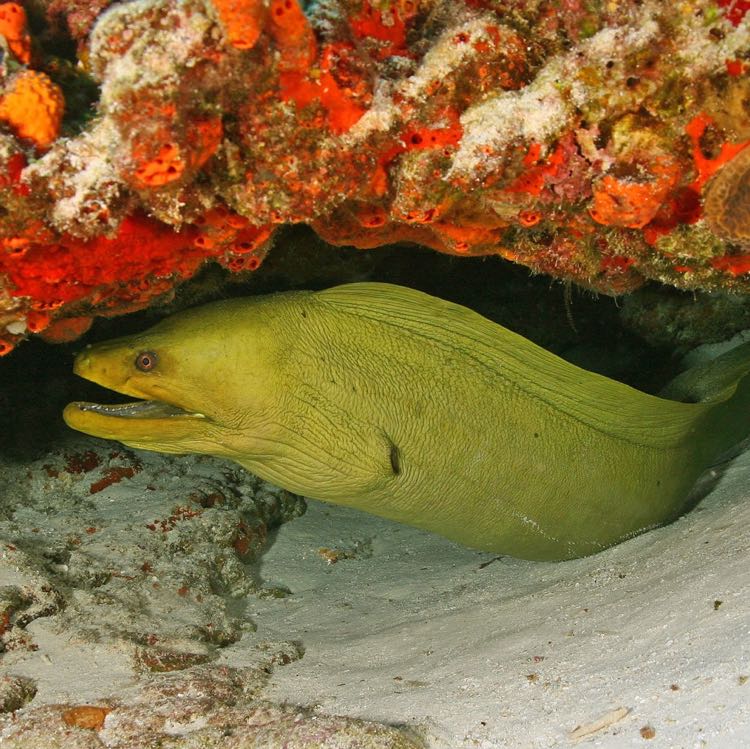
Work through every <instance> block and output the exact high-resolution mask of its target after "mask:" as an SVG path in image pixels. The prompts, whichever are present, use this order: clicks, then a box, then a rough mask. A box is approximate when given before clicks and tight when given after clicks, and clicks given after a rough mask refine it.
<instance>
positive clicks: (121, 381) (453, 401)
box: [64, 283, 750, 560]
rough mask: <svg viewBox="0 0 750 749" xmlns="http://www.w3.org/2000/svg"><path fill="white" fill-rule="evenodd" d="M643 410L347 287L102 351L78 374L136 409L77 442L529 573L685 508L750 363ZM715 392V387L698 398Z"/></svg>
mask: <svg viewBox="0 0 750 749" xmlns="http://www.w3.org/2000/svg"><path fill="white" fill-rule="evenodd" d="M741 349H742V350H740V351H739V352H737V351H735V352H734V353H731V352H730V354H731V355H730V356H729V357H728V358H727V359H725V360H722V359H721V358H720V359H719V360H717V361H716V362H715V363H714V364H713V365H711V366H709V367H706V368H704V369H705V370H706V371H705V372H702V373H699V375H700V376H698V377H687V378H683V381H682V384H680V382H679V381H675V387H674V392H673V393H672V397H677V398H679V397H685V398H693V399H694V400H698V401H699V402H693V403H686V402H678V401H677V400H671V399H666V398H660V397H656V396H652V395H647V394H645V393H641V392H639V391H637V390H634V389H632V388H630V387H628V386H626V385H623V384H621V383H618V382H615V381H613V380H610V379H608V378H606V377H602V376H600V375H597V374H594V373H591V372H587V371H585V370H583V369H579V368H578V367H575V366H573V365H571V364H569V363H567V362H565V361H563V360H562V359H559V358H558V357H556V356H554V355H553V354H551V353H549V352H547V351H545V350H544V349H542V348H539V347H538V346H536V345H534V344H533V343H531V342H530V341H528V340H526V339H525V338H522V337H521V336H519V335H517V334H515V333H512V332H511V331H509V330H506V329H505V328H502V327H501V326H499V325H497V324H495V323H493V322H490V321H489V320H487V319H485V318H483V317H481V316H480V315H478V314H476V313H475V312H472V311H471V310H469V309H466V308H465V307H461V306H459V305H456V304H452V303H449V302H445V301H442V300H440V299H436V298H434V297H431V296H428V295H426V294H423V293H421V292H417V291H413V290H411V289H406V288H402V287H399V286H393V285H389V284H379V283H355V284H348V285H344V286H338V287H335V288H332V289H328V290H326V291H320V292H307V291H303V292H288V293H283V294H276V295H271V296H261V297H255V298H248V299H232V300H227V301H220V302H215V303H212V304H209V305H206V306H204V307H198V308H195V309H190V310H187V311H184V312H181V313H179V314H177V315H175V316H173V317H171V318H168V319H166V320H164V321H162V322H160V323H159V324H158V325H156V326H155V327H154V328H152V329H151V330H148V331H146V332H145V333H142V334H138V335H134V336H130V337H126V338H121V339H118V340H115V341H111V342H106V343H102V344H97V345H94V346H91V347H89V348H87V349H85V350H84V351H83V352H82V353H81V354H79V355H78V357H77V359H76V362H75V371H76V373H77V374H79V375H81V376H82V377H85V378H87V379H89V380H93V381H94V382H97V383H99V384H101V385H104V386H106V387H108V388H110V389H112V390H115V391H117V392H119V393H123V394H126V395H129V396H133V397H136V398H141V399H145V400H143V401H140V402H137V403H131V404H125V405H118V406H105V405H99V404H93V403H82V402H77V403H71V404H69V405H68V406H67V407H66V409H65V412H64V418H65V420H66V422H67V423H68V425H69V426H71V427H73V428H74V429H78V430H80V431H83V432H86V433H88V434H91V435H95V436H98V437H105V438H107V439H114V440H119V441H121V442H123V443H125V444H126V445H129V446H132V447H135V448H143V449H147V450H157V451H161V452H170V453H208V454H211V455H217V456H221V457H224V458H229V459H231V460H234V461H236V462H238V463H240V464H241V465H242V466H244V467H245V468H247V469H248V470H250V471H252V472H253V473H255V474H257V475H258V476H260V477H262V478H264V479H266V480H268V481H270V482H273V483H275V484H277V485H279V486H282V487H284V488H286V489H289V490H290V491H293V492H296V493H298V494H302V495H306V496H308V497H313V498H316V499H321V500H325V501H327V502H333V503H335V504H341V505H347V506H351V507H356V508H359V509H361V510H365V511H367V512H370V513H374V514H376V515H380V516H383V517H386V518H390V519H392V520H396V521H399V522H402V523H408V524H411V525H414V526H418V527H420V528H425V529H427V530H430V531H434V532H435V533H439V534H442V535H443V536H447V537H448V538H451V539H454V540H456V541H458V542H460V543H462V544H465V545H467V546H472V547H476V548H478V549H484V550H488V551H492V552H496V553H500V554H508V555H512V556H516V557H522V558H526V559H538V560H561V559H569V558H573V557H579V556H583V555H586V554H591V553H594V552H597V551H600V550H601V549H604V548H606V547H608V546H610V545H612V544H615V543H617V542H618V541H622V540H624V539H626V538H629V537H631V536H634V535H635V534H638V533H641V532H643V531H645V530H648V529H650V528H653V527H655V526H657V525H660V524H663V523H665V522H669V521H671V520H673V519H675V518H676V517H677V516H679V515H680V513H681V512H682V511H684V509H685V504H686V497H687V495H688V494H689V490H690V489H691V487H692V485H693V484H694V482H695V480H696V479H697V477H698V476H699V475H700V473H701V472H702V471H703V470H704V469H705V468H706V467H707V466H709V465H711V464H712V463H713V462H715V460H716V459H717V456H719V455H720V454H721V453H723V452H724V451H725V450H727V449H728V448H729V447H731V446H732V445H734V444H736V443H737V442H739V441H740V440H741V439H742V438H744V437H745V436H746V434H747V433H748V432H750V427H749V426H748V418H747V417H748V406H750V384H749V382H748V381H749V380H750V378H747V377H745V375H746V374H747V372H748V371H749V370H750V346H743V347H741ZM701 383H703V384H701Z"/></svg>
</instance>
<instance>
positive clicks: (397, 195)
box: [0, 0, 750, 353]
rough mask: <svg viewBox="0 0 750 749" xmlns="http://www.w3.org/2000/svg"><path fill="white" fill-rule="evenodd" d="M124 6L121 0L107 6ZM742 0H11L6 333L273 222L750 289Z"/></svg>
mask: <svg viewBox="0 0 750 749" xmlns="http://www.w3.org/2000/svg"><path fill="white" fill-rule="evenodd" d="M110 5H111V7H109V6H110ZM748 9H750V3H748V2H745V0H718V1H717V2H709V1H708V0H686V2H681V3H677V4H673V3H661V2H655V1H654V0H646V1H645V2H644V1H642V0H622V2H617V3H611V2H587V3H582V2H578V1H577V0H512V1H511V2H499V1H498V0H318V2H315V3H308V4H307V6H306V7H302V6H301V5H300V4H299V3H298V0H129V2H120V3H116V4H111V3H110V2H109V0H87V1H86V2H68V0H28V2H26V3H24V4H19V3H14V2H9V3H3V4H0V55H1V56H2V59H1V61H0V206H1V207H2V208H1V210H0V353H6V352H8V351H10V350H11V349H12V348H13V347H14V346H15V345H16V344H17V343H18V342H19V341H20V340H22V339H23V338H24V337H26V336H27V335H29V334H30V333H39V334H41V335H42V336H44V337H45V338H46V339H47V340H51V341H63V340H71V339H73V338H75V337H77V336H79V335H80V334H82V333H83V332H84V331H85V330H86V329H87V327H88V326H89V325H90V323H91V320H92V319H93V318H94V317H96V316H112V315H119V314H122V313H124V312H127V311H131V310H134V309H140V308H144V307H146V306H149V305H151V304H153V303H154V302H157V301H161V300H164V299H168V298H169V297H170V295H171V294H172V293H173V291H174V288H175V286H176V285H177V284H178V283H179V282H181V281H182V280H184V279H187V278H189V277H191V276H192V275H193V274H195V272H196V271H197V270H198V269H199V268H200V267H201V266H202V265H203V264H204V263H205V262H206V261H209V260H213V261H217V262H218V263H221V264H222V265H224V266H225V267H227V268H228V269H230V270H231V271H233V272H240V271H252V270H254V269H256V268H257V267H258V266H259V265H260V264H261V263H262V261H263V259H264V257H265V255H266V253H267V251H268V249H269V246H270V244H271V241H272V238H273V235H274V232H275V230H276V228H277V227H279V226H280V225H283V224H290V223H306V224H309V225H311V226H312V227H313V228H314V229H315V231H317V232H318V234H319V235H320V236H322V237H323V238H324V239H326V240H327V241H328V242H331V243H333V244H346V245H353V246H354V247H358V248H362V249H366V248H373V247H377V246H381V245H384V244H388V243H394V242H413V243H419V244H422V245H425V246H428V247H431V248H433V249H435V250H438V251H440V252H445V253H451V254H454V255H462V256H466V255H487V254H498V255H501V256H503V257H505V258H508V259H510V260H513V261H514V262H517V263H521V264H523V265H525V266H527V267H529V268H530V269H532V270H533V271H536V272H542V273H546V274H549V275H551V276H554V277H556V278H560V279H564V280H566V281H573V282H575V283H578V284H580V285H582V286H585V287H588V288H591V289H595V290H598V291H602V292H604V293H607V294H621V293H625V292H628V291H632V290H634V289H636V288H638V287H639V286H641V285H642V284H643V283H644V282H645V281H646V280H648V279H653V280H658V281H661V282H663V283H666V284H670V285H672V286H674V287H678V288H682V289H697V290H706V291H714V290H720V289H724V290H735V291H741V292H744V291H747V290H748V289H749V288H750V284H749V283H748V275H747V274H748V273H750V248H749V247H748V241H749V240H750V213H749V212H748V208H747V206H748V202H747V201H748V197H747V189H748V188H747V184H748V173H750V149H746V146H747V145H748V144H750V78H749V77H748V66H750V62H749V60H750V19H749V18H748V17H747V16H746V15H745V13H746V11H747V10H748Z"/></svg>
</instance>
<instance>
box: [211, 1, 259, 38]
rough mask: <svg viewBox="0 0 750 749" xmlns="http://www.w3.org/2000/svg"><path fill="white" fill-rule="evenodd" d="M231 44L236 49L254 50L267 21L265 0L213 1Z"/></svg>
mask: <svg viewBox="0 0 750 749" xmlns="http://www.w3.org/2000/svg"><path fill="white" fill-rule="evenodd" d="M213 5H214V8H216V12H217V13H218V14H219V20H220V21H221V25H222V26H223V27H224V33H225V34H226V37H227V40H228V41H229V43H230V44H231V45H232V46H233V47H235V48H236V49H252V48H253V47H254V46H255V42H257V41H258V37H259V36H260V32H261V30H262V29H263V26H264V21H265V18H264V16H265V13H266V8H265V3H264V2H263V0H213Z"/></svg>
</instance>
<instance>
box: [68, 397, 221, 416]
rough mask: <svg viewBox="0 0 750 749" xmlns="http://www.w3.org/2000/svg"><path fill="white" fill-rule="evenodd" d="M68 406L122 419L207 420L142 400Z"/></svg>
mask: <svg viewBox="0 0 750 749" xmlns="http://www.w3.org/2000/svg"><path fill="white" fill-rule="evenodd" d="M70 405H71V406H74V407H77V408H78V409H79V410H80V411H93V412H94V413H98V414H102V415H103V416H114V417H117V418H122V419H164V418H185V417H188V418H192V419H206V418H207V416H206V415H205V414H202V413H198V412H197V411H186V410H185V409H182V408H180V407H179V406H173V405H171V404H169V403H162V402H161V401H150V400H143V401H133V402H131V403H118V404H116V405H106V404H103V403H87V402H82V401H78V402H76V403H71V404H70Z"/></svg>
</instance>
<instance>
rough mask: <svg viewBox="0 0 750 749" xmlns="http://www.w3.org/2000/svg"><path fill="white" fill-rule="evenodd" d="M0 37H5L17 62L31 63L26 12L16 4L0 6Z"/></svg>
mask: <svg viewBox="0 0 750 749" xmlns="http://www.w3.org/2000/svg"><path fill="white" fill-rule="evenodd" d="M0 36H4V37H5V41H6V42H7V43H8V47H9V48H10V51H11V52H12V53H13V54H14V55H15V58H16V60H18V62H22V63H23V64H24V65H28V64H29V63H30V62H31V37H30V36H29V32H28V30H27V28H26V11H25V10H24V9H23V6H21V5H19V4H18V3H2V5H0Z"/></svg>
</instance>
